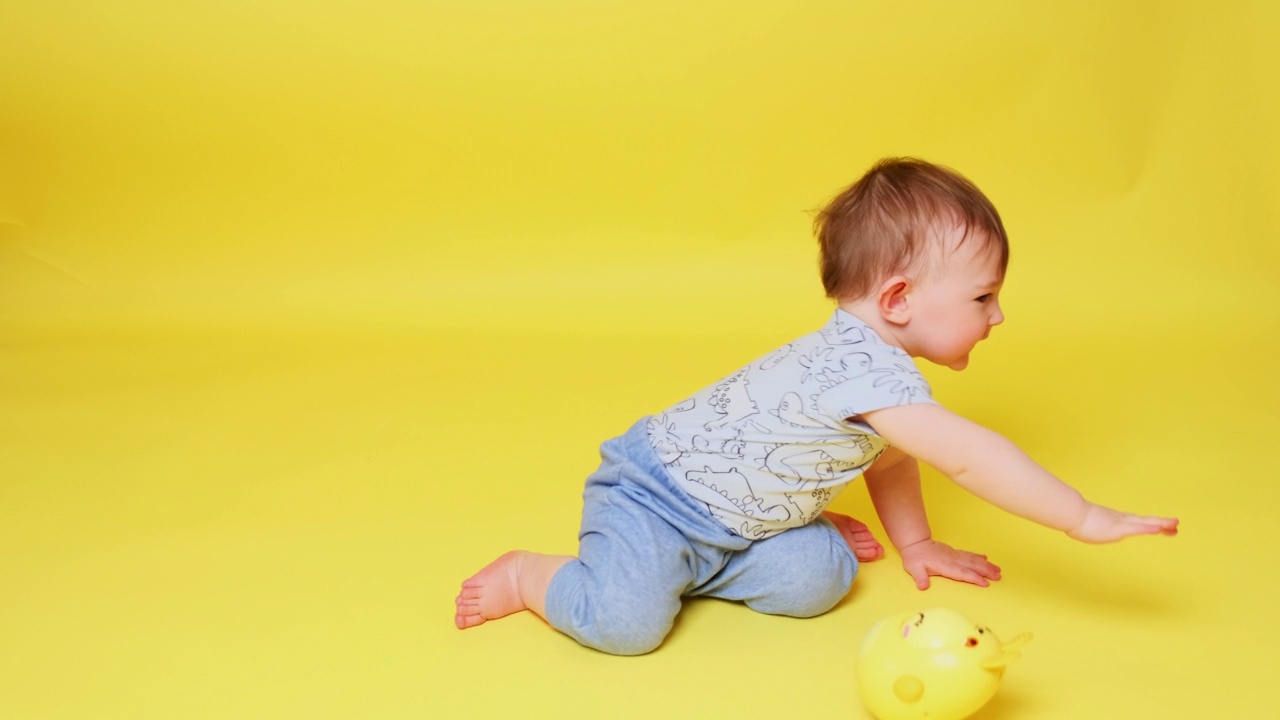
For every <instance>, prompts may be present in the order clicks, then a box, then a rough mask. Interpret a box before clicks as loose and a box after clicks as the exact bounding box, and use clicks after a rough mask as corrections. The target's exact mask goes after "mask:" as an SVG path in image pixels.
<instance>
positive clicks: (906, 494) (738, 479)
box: [454, 159, 1178, 655]
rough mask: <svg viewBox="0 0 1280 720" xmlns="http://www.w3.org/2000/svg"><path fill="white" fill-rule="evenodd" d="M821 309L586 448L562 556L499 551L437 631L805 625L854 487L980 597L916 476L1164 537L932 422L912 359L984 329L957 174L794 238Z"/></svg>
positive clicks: (977, 230) (873, 185) (987, 296)
mask: <svg viewBox="0 0 1280 720" xmlns="http://www.w3.org/2000/svg"><path fill="white" fill-rule="evenodd" d="M815 229H816V232H817V236H818V242H819V245H820V247H821V267H822V281H823V285H824V286H825V288H826V291H827V295H828V296H829V297H831V298H832V299H833V300H835V301H836V303H837V305H838V307H837V309H836V310H835V313H834V314H833V315H832V316H831V318H830V320H829V321H828V322H827V323H826V325H824V326H823V327H822V328H821V329H819V330H818V331H816V332H813V333H810V334H808V335H805V336H804V337H801V338H799V339H798V340H795V341H794V342H791V343H789V344H787V345H784V346H782V347H781V348H779V349H778V350H776V351H774V352H772V353H770V354H768V355H766V356H765V357H763V358H760V359H758V360H756V361H754V362H752V363H750V364H749V365H747V366H745V367H743V368H742V369H740V370H738V371H737V372H735V373H733V374H732V375H729V376H728V377H726V378H724V379H723V380H721V381H720V382H718V383H716V384H715V385H713V386H711V387H709V388H707V389H705V390H703V391H701V392H699V393H697V394H695V395H694V396H693V397H691V398H689V399H687V400H685V401H683V402H681V403H679V404H677V405H675V406H673V407H670V408H668V409H667V410H666V411H664V412H662V413H661V414H659V415H656V416H653V417H650V418H645V419H643V420H641V421H640V422H638V423H636V424H635V425H634V426H633V427H632V428H631V429H630V430H629V431H628V432H627V433H626V434H625V435H623V436H622V437H619V438H615V439H613V440H610V441H608V442H606V443H605V444H604V445H603V446H602V447H601V456H602V463H601V465H600V468H599V469H598V470H597V471H596V472H595V473H594V474H592V475H591V476H590V477H589V478H588V479H587V485H586V490H585V492H584V496H583V504H584V507H583V512H582V529H581V532H580V534H579V541H580V542H579V549H578V555H577V557H572V556H564V555H543V554H538V553H530V552H524V551H513V552H509V553H507V554H505V555H503V556H502V557H500V558H498V559H497V560H494V561H493V562H492V563H490V564H489V565H488V566H486V567H485V568H484V569H482V570H480V572H478V573H477V574H476V575H475V576H473V577H471V578H470V579H468V580H466V581H465V582H464V583H463V584H462V591H461V593H460V594H459V595H458V597H457V600H456V605H457V609H456V614H455V615H454V623H455V624H456V625H457V626H458V627H459V628H470V627H474V626H476V625H479V624H481V623H483V622H485V621H486V620H493V619H495V618H500V617H503V616H504V615H508V614H511V613H513V612H516V611H519V610H524V609H529V610H532V611H533V612H535V613H537V614H538V615H539V616H541V617H543V618H544V619H546V621H547V622H548V623H549V624H550V625H551V626H552V627H554V628H556V629H557V630H560V631H561V632H563V633H565V634H567V635H569V636H570V637H572V638H574V639H575V640H577V641H578V642H580V643H582V644H583V645H586V646H588V647H592V648H596V649H599V650H603V651H605V652H609V653H614V654H621V655H633V654H640V653H645V652H649V651H650V650H653V649H654V648H656V647H657V646H658V645H659V644H661V642H662V640H663V638H665V637H666V635H667V633H668V632H669V631H670V630H671V627H672V624H673V622H674V620H675V617H676V614H677V613H678V612H679V611H680V606H681V600H682V598H684V597H694V596H705V597H718V598H724V599H729V600H736V601H741V602H743V603H745V604H746V605H748V606H749V607H751V608H753V609H755V610H757V611H759V612H764V613H772V614H779V615H789V616H794V617H812V616H815V615H819V614H821V613H824V612H826V611H827V610H829V609H831V608H832V607H833V606H834V605H835V604H836V603H837V602H839V601H840V599H841V598H842V597H844V595H845V594H846V593H847V592H848V590H849V587H850V584H851V583H852V582H853V577H854V575H855V574H856V572H857V569H858V563H859V562H865V561H870V560H875V559H878V558H879V557H881V556H882V555H883V554H884V548H883V547H882V546H881V545H880V543H879V542H878V541H877V540H876V539H875V538H874V537H873V536H872V534H871V533H870V531H868V529H867V527H866V525H864V524H863V523H860V522H858V521H857V520H854V519H853V518H850V517H847V516H844V515H838V514H835V513H830V512H824V508H825V507H826V505H827V504H828V503H829V502H830V501H831V499H832V498H833V497H835V495H836V494H837V493H839V492H840V491H841V490H842V489H843V488H844V487H845V486H846V485H848V484H849V483H850V482H851V481H853V480H854V479H855V478H858V477H862V478H863V479H864V481H865V482H866V485H867V490H868V492H869V493H870V495H871V500H872V504H873V505H874V506H875V510H876V513H877V514H878V515H879V517H880V520H881V522H882V523H883V525H884V529H885V532H886V533H887V534H888V536H889V541H890V542H892V543H893V545H894V547H896V548H897V550H898V553H899V555H901V557H902V564H903V566H904V568H905V569H906V571H907V572H908V573H909V574H910V575H911V577H912V578H913V579H914V580H915V583H916V586H917V587H919V588H920V589H922V590H923V589H925V588H928V587H929V578H930V576H935V575H936V576H940V577H946V578H951V579H953V580H959V581H964V582H969V583H973V584H975V585H980V586H984V587H985V586H986V585H987V584H988V583H989V582H990V581H991V580H999V579H1000V568H999V567H997V566H995V565H993V564H992V563H991V562H989V561H988V560H987V557H986V556H985V555H978V554H975V553H972V552H967V551H964V550H959V549H956V548H952V547H950V546H949V545H946V544H944V543H942V542H939V541H937V540H934V539H933V535H932V533H931V532H930V530H929V523H928V520H927V519H926V517H925V509H924V502H923V500H922V498H921V491H920V468H919V463H920V462H924V463H928V464H929V465H932V466H933V467H935V468H937V469H938V470H939V471H941V472H942V473H943V474H945V475H946V476H947V477H948V478H950V479H951V480H952V481H954V482H955V483H956V484H958V485H960V486H961V487H963V488H965V489H966V490H969V491H970V492H972V493H974V494H975V495H977V496H979V497H981V498H983V499H985V500H986V501H988V502H990V503H992V504H993V505H996V506H997V507H1000V508H1002V509H1004V510H1006V511H1008V512H1011V513H1013V514H1015V515H1019V516H1021V517H1024V518H1027V519H1029V520H1032V521H1034V522H1037V523H1039V524H1041V525H1044V526H1046V527H1050V528H1053V529H1056V530H1061V531H1063V532H1065V533H1066V534H1067V535H1068V536H1070V537H1072V538H1075V539H1077V540H1082V541H1084V542H1091V543H1102V542H1110V541H1115V540H1120V539H1122V538H1125V537H1128V536H1130V535H1139V534H1163V535H1175V534H1177V531H1178V521H1177V520H1176V519H1172V518H1160V517H1140V516H1137V515H1131V514H1128V513H1123V512H1118V511H1116V510H1112V509H1110V508H1106V507H1103V506H1101V505H1096V504H1094V503H1091V502H1089V501H1087V500H1085V499H1084V498H1083V497H1081V495H1080V493H1078V492H1077V491H1076V490H1074V489H1072V488H1071V487H1070V486H1068V485H1066V484H1065V483H1063V482H1062V481H1061V480H1059V479H1058V478H1056V477H1054V476H1053V475H1052V474H1050V473H1049V472H1048V471H1046V470H1045V469H1044V468H1042V467H1040V466H1039V465H1037V464H1036V463H1035V462H1034V461H1032V460H1031V458H1029V457H1027V456H1026V455H1025V454H1024V453H1023V452H1022V451H1020V450H1019V449H1018V448H1017V447H1016V446H1015V445H1014V444H1013V443H1011V442H1010V441H1008V440H1007V439H1005V438H1004V437H1002V436H1001V435H999V434H997V433H995V432H992V431H991V430H988V429H986V428H984V427H982V426H980V425H977V424H975V423H973V422H970V421H969V420H966V419H964V418H963V417H961V416H959V415H956V414H954V413H952V412H950V411H948V410H946V409H944V408H942V407H941V406H939V405H938V404H937V403H936V402H935V401H934V400H933V398H932V397H931V395H930V390H929V385H928V383H926V382H925V379H924V378H923V377H922V376H921V375H920V373H919V371H918V370H917V369H916V368H915V365H914V364H913V362H912V358H924V359H925V360H928V361H929V362H932V363H936V364H938V365H944V366H946V367H949V368H951V369H953V370H963V369H964V368H965V367H966V366H967V365H968V364H969V353H970V352H971V351H972V350H973V348H974V346H976V345H977V344H978V343H979V342H980V341H982V340H984V339H986V337H987V336H988V335H989V334H990V332H991V328H993V327H995V326H996V325H999V324H1000V323H1001V322H1003V321H1004V314H1003V313H1002V312H1001V310H1000V301H999V298H1000V289H1001V286H1002V284H1003V282H1004V274H1005V268H1006V266H1007V264H1008V259H1009V247H1008V239H1007V237H1006V235H1005V230H1004V225H1003V223H1002V222H1001V221H1000V216H999V215H998V214H997V212H996V210H995V208H994V207H993V206H992V204H991V202H990V201H989V200H988V199H987V198H986V197H985V196H984V195H983V194H982V193H981V192H980V191H979V190H978V189H977V188H976V187H975V186H974V185H973V184H972V183H970V182H969V181H968V180H966V179H965V178H963V177H961V176H960V175H958V174H957V173H955V172H953V171H951V170H948V169H946V168H942V167H939V166H936V165H932V164H929V163H926V162H922V161H919V160H911V159H887V160H883V161H881V162H880V163H878V164H877V165H876V166H875V167H873V168H871V170H869V171H868V172H867V173H866V175H864V176H863V177H862V178H861V179H860V180H858V182H856V183H854V184H853V185H852V186H850V187H849V188H848V189H847V190H845V191H844V192H842V193H841V194H840V195H838V196H837V197H836V198H835V199H834V200H832V201H831V202H830V203H829V204H828V205H827V206H826V207H825V208H824V209H823V210H822V211H821V212H820V213H819V215H818V217H817V219H816V221H815Z"/></svg>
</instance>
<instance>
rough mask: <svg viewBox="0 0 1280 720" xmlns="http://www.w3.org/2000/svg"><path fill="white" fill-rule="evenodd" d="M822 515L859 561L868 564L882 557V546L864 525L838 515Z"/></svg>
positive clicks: (827, 513) (825, 513)
mask: <svg viewBox="0 0 1280 720" xmlns="http://www.w3.org/2000/svg"><path fill="white" fill-rule="evenodd" d="M822 515H823V517H825V518H826V519H828V520H830V521H831V523H832V524H833V525H835V526H836V529H837V530H839V531H840V535H841V536H842V537H843V538H844V541H845V542H847V543H849V547H850V548H851V549H852V550H853V554H854V556H855V557H857V558H858V560H859V561H861V562H870V561H872V560H879V559H880V558H882V557H884V546H883V545H881V544H880V542H879V541H878V540H876V538H875V536H874V535H872V534H871V531H870V530H869V529H867V526H866V524H864V523H861V522H859V521H857V520H854V519H853V518H851V517H849V516H848V515H841V514H840V513H834V512H824V513H822Z"/></svg>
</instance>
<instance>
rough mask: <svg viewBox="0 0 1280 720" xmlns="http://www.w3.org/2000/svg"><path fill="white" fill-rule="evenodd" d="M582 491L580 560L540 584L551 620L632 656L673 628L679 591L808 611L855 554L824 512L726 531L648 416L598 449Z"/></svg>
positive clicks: (846, 578) (826, 603) (777, 611)
mask: <svg viewBox="0 0 1280 720" xmlns="http://www.w3.org/2000/svg"><path fill="white" fill-rule="evenodd" d="M600 454H601V457H602V462H601V465H600V468H599V469H598V470H596V472H595V473H593V474H592V475H591V477H589V478H588V479H587V487H586V491H585V492H584V494H583V510H582V530H581V532H580V533H579V535H578V540H579V547H578V559H577V560H573V561H570V562H569V563H568V564H566V565H565V566H564V567H562V568H561V569H560V570H559V571H558V572H557V573H556V575H555V577H554V578H552V580H551V585H550V586H549V587H548V589H547V608H546V609H547V620H548V622H550V623H551V625H552V626H553V627H555V628H556V629H558V630H560V631H561V632H563V633H565V634H566V635H569V636H570V637H572V638H574V639H575V640H577V641H578V642H580V643H582V644H583V645H586V646H587V647H592V648H596V649H597V650H603V651H604V652H608V653H613V654H615V655H639V654H642V653H647V652H649V651H650V650H653V649H654V648H656V647H658V645H660V644H661V643H662V640H663V638H665V637H666V636H667V633H668V632H670V631H671V626H672V624H673V623H674V622H675V618H676V614H677V613H678V612H680V605H681V598H683V597H695V596H706V597H717V598H723V599H726V600H736V601H739V602H743V603H746V604H747V606H749V607H751V608H752V609H754V610H757V611H759V612H763V613H769V614H771V615H790V616H793V617H812V616H814V615H820V614H822V613H824V612H826V611H827V610H830V609H831V608H832V607H833V606H835V604H836V603H837V602H839V601H840V599H841V598H843V597H844V596H845V594H846V593H848V592H849V586H850V585H851V584H852V583H853V578H854V575H856V574H857V572H858V561H857V559H856V558H855V557H854V555H853V551H852V550H851V549H850V548H849V545H848V544H847V543H846V542H845V541H844V538H842V537H841V535H840V533H839V531H837V530H836V529H835V526H833V525H832V524H831V523H830V522H828V521H827V520H825V519H819V520H818V521H816V522H814V523H812V524H810V525H806V526H804V527H800V528H793V529H791V530H787V531H785V532H783V533H780V534H778V535H775V536H773V537H770V538H767V539H765V540H758V541H754V542H753V541H750V540H746V539H744V538H741V537H739V536H737V535H734V534H733V533H731V532H729V530H728V529H727V528H725V527H724V526H723V525H721V524H720V523H719V522H718V521H716V520H715V518H713V517H711V514H710V513H709V512H708V511H707V508H706V506H704V505H701V504H700V503H698V502H697V501H696V500H694V499H692V498H691V497H689V496H688V495H687V494H686V493H685V492H684V491H683V490H681V489H680V488H678V487H676V486H675V484H674V482H673V481H672V480H671V477H670V476H669V475H668V474H667V471H666V469H665V468H664V467H663V466H662V463H661V462H660V461H659V460H658V457H657V455H656V454H655V453H654V451H653V448H652V447H651V446H650V444H649V439H648V436H647V433H646V431H645V420H641V421H640V422H639V423H636V425H635V426H633V427H632V428H631V429H630V430H629V431H628V432H627V434H626V435H624V436H622V437H620V438H615V439H613V440H610V441H608V442H606V443H605V444H604V445H603V446H601V448H600Z"/></svg>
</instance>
